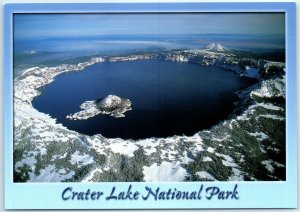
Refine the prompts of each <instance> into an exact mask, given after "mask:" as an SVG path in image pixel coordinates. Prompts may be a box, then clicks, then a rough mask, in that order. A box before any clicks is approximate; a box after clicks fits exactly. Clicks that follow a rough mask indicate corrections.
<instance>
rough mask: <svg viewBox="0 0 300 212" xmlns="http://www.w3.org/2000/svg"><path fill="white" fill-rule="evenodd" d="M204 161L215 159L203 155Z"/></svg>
mask: <svg viewBox="0 0 300 212" xmlns="http://www.w3.org/2000/svg"><path fill="white" fill-rule="evenodd" d="M202 161H203V162H209V161H213V160H212V159H211V158H210V157H203V160H202Z"/></svg>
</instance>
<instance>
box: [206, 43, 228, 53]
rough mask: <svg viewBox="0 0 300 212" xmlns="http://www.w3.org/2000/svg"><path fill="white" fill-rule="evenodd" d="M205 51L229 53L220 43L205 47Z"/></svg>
mask: <svg viewBox="0 0 300 212" xmlns="http://www.w3.org/2000/svg"><path fill="white" fill-rule="evenodd" d="M203 49H205V50H209V51H214V52H224V51H228V49H227V48H225V47H224V46H223V45H221V44H219V43H211V44H208V45H207V46H205V47H203Z"/></svg>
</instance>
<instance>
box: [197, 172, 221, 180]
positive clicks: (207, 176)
mask: <svg viewBox="0 0 300 212" xmlns="http://www.w3.org/2000/svg"><path fill="white" fill-rule="evenodd" d="M196 175H198V177H200V178H202V179H208V180H213V181H217V180H216V178H214V176H212V175H211V174H209V173H207V172H206V171H200V172H196Z"/></svg>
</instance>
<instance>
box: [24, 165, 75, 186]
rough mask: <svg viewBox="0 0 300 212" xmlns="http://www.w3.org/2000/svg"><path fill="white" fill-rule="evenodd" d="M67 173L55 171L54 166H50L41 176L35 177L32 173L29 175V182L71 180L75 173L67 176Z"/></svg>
mask: <svg viewBox="0 0 300 212" xmlns="http://www.w3.org/2000/svg"><path fill="white" fill-rule="evenodd" d="M65 173H66V171H65V170H63V169H60V170H58V171H57V170H55V166H54V165H49V166H47V167H46V168H45V169H41V170H40V175H38V176H35V175H34V174H33V173H32V172H30V173H29V176H30V179H29V181H28V182H61V181H63V180H65V179H69V178H71V177H72V176H73V175H74V174H75V172H74V171H70V172H69V173H68V174H65Z"/></svg>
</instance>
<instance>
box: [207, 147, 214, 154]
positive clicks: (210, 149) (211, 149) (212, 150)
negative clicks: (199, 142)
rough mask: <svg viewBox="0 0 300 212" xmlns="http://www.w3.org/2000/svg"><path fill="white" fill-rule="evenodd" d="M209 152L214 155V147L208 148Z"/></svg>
mask: <svg viewBox="0 0 300 212" xmlns="http://www.w3.org/2000/svg"><path fill="white" fill-rule="evenodd" d="M207 151H208V152H210V153H213V152H214V151H215V149H214V148H212V147H208V148H207Z"/></svg>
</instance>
